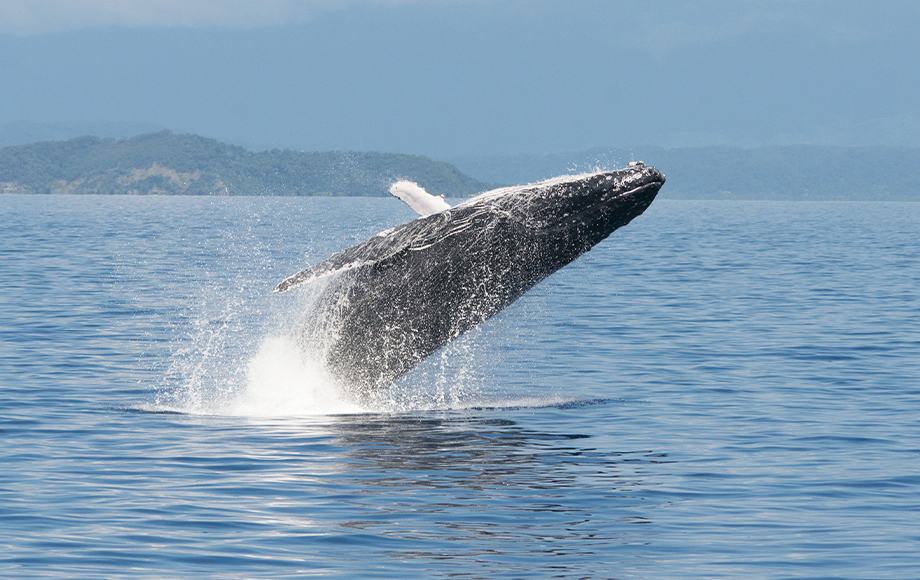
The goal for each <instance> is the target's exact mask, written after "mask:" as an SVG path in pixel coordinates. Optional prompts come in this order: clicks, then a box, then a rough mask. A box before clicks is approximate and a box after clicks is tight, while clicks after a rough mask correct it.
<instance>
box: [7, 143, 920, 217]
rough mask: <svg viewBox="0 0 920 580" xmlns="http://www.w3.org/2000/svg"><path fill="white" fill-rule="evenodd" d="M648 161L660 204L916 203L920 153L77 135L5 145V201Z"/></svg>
mask: <svg viewBox="0 0 920 580" xmlns="http://www.w3.org/2000/svg"><path fill="white" fill-rule="evenodd" d="M634 160H641V161H645V162H646V163H648V164H650V165H654V166H656V167H658V168H659V169H661V170H662V171H663V172H664V173H665V175H667V177H668V183H667V184H666V186H665V187H664V189H662V191H661V198H663V199H733V200H785V201H791V200H799V201H801V200H813V201H827V200H845V201H920V148H912V147H831V146H816V145H815V146H813V145H789V146H773V147H757V148H741V147H690V148H676V149H669V148H661V147H651V146H640V147H633V148H594V149H589V150H585V151H576V152H569V153H558V154H550V155H492V156H466V157H456V158H453V159H450V160H448V161H449V162H446V161H437V160H433V159H430V158H428V157H424V156H419V155H404V154H394V153H374V152H343V151H291V150H288V149H284V150H280V149H273V150H270V151H262V152H252V151H249V150H247V149H244V148H243V147H240V146H237V145H229V144H225V143H221V142H219V141H217V140H215V139H210V138H206V137H201V136H198V135H183V134H174V133H171V132H169V131H159V132H155V133H147V134H143V135H138V136H136V137H132V138H130V139H112V138H99V137H89V136H87V137H76V138H73V139H68V140H66V141H42V142H36V143H29V144H24V145H14V146H8V147H3V148H0V193H5V194H130V195H145V194H161V195H295V196H298V195H299V196H382V195H387V191H388V189H389V186H390V184H391V183H392V182H393V181H395V180H397V179H408V180H410V181H415V182H416V183H418V184H419V185H421V186H422V187H424V188H425V189H426V190H428V191H429V192H430V193H433V194H435V195H445V196H447V197H469V196H472V195H475V194H476V193H479V192H482V191H485V190H488V189H491V188H493V187H497V186H498V185H496V184H518V183H532V182H536V181H540V180H542V179H546V178H549V177H553V176H556V175H561V174H566V173H577V172H584V171H594V170H597V169H613V168H617V167H622V166H625V165H626V164H627V163H629V162H630V161H634Z"/></svg>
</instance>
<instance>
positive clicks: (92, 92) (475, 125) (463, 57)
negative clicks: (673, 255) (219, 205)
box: [0, 0, 920, 158]
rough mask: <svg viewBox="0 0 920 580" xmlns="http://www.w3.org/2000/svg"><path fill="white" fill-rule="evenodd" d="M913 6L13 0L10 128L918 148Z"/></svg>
mask: <svg viewBox="0 0 920 580" xmlns="http://www.w3.org/2000/svg"><path fill="white" fill-rule="evenodd" d="M918 29H920V2H913V1H900V2H848V1H818V0H797V1H793V0H788V1H772V2H771V1H764V2H740V1H737V0H733V1H725V0H711V1H708V2H680V1H658V2H645V3H639V2H618V1H614V0H526V1H524V0H478V1H477V0H466V1H462V0H457V1H449V0H442V1H423V0H415V1H412V0H402V1H400V0H389V1H388V0H351V1H344V0H316V1H309V0H267V1H263V2H258V3H257V2H249V1H243V0H236V1H233V0H222V1H217V0H198V1H194V0H182V1H180V0H159V1H156V2H154V1H152V0H148V1H146V2H142V1H139V0H135V1H131V0H123V1H121V2H118V1H115V0H66V1H65V0H0V124H4V123H9V122H13V121H20V120H27V121H34V122H70V123H73V122H87V121H91V122H131V123H147V124H150V125H152V126H162V127H164V128H169V129H171V130H173V131H176V132H192V133H198V134H201V135H206V136H209V137H215V138H218V139H221V140H224V141H230V142H235V143H240V144H243V145H246V146H249V147H251V148H256V149H259V148H268V147H290V148H293V149H309V150H325V149H343V150H377V151H391V152H401V153H415V154H424V155H429V156H432V157H435V158H448V157H451V156H457V155H477V154H514V153H550V152H558V151H570V150H580V149H587V148H589V147H594V146H630V145H641V144H653V145H664V146H678V145H697V144H736V145H761V144H774V143H825V144H842V145H852V144H866V145H880V144H888V145H912V146H920V74H918V71H920V34H918V32H917V31H918Z"/></svg>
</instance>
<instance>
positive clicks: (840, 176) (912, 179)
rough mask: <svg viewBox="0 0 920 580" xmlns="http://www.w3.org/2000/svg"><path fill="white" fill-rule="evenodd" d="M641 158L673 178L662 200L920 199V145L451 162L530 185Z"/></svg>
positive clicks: (638, 151) (622, 151)
mask: <svg viewBox="0 0 920 580" xmlns="http://www.w3.org/2000/svg"><path fill="white" fill-rule="evenodd" d="M636 160H639V161H644V162H645V163H647V164H649V165H654V166H656V167H657V168H658V169H660V170H661V171H662V172H663V173H664V174H665V176H667V179H668V181H667V183H666V184H665V186H664V188H663V189H662V190H661V197H662V198H672V199H775V200H791V199H797V200H871V201H878V200H890V201H920V148H914V147H826V146H811V145H792V146H775V147H758V148H740V147H692V148H683V149H664V148H660V147H635V148H630V149H627V148H619V149H611V148H596V149H590V150H587V151H580V152H572V153H559V154H553V155H513V156H483V157H458V158H454V159H452V160H451V161H452V162H453V163H454V165H456V166H457V167H458V168H460V170H462V171H464V172H465V173H467V174H469V175H471V176H473V177H475V178H476V179H481V180H483V181H489V182H492V183H528V182H533V181H539V180H542V179H546V178H548V177H552V176H555V175H559V174H564V173H577V172H582V171H594V170H596V169H613V168H616V167H623V166H624V165H626V164H627V163H629V162H630V161H636Z"/></svg>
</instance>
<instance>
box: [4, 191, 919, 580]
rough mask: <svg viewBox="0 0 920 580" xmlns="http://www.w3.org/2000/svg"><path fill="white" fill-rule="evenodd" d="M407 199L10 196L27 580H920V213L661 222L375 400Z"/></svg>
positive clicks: (7, 556) (14, 418) (739, 214)
mask: <svg viewBox="0 0 920 580" xmlns="http://www.w3.org/2000/svg"><path fill="white" fill-rule="evenodd" d="M411 217H412V215H411V212H410V211H409V210H408V209H407V208H405V207H404V206H403V205H402V204H400V203H399V202H398V201H396V200H393V199H326V198H263V197H253V198H187V197H95V196H89V197H65V196H47V197H46V196H11V195H7V196H3V197H0V576H2V577H6V578H304V577H313V576H322V577H334V578H346V577H347V578H406V577H416V578H448V577H450V578H458V577H459V578H634V579H661V578H675V579H676V578H681V579H686V578H771V579H772V578H865V579H870V578H871V579H878V578H903V579H908V578H918V577H920V242H918V240H920V204H917V203H893V204H884V203H877V204H873V203H834V202H825V203H804V202H803V203H786V202H691V201H670V200H658V201H656V202H655V203H654V204H653V205H652V207H651V208H650V209H649V210H648V211H647V212H646V214H645V215H643V216H641V217H640V218H638V219H636V220H635V221H634V222H633V223H632V224H630V225H629V226H627V227H626V228H623V229H621V230H619V231H618V232H616V233H615V234H614V235H613V236H612V237H611V238H610V239H608V240H606V241H605V242H604V243H602V244H601V245H599V246H598V247H596V248H595V249H594V250H592V251H591V252H590V253H589V254H587V255H586V256H584V257H583V258H581V259H579V260H578V261H577V262H575V263H574V264H571V265H570V266H569V267H567V268H565V269H564V270H562V271H561V272H559V273H557V274H556V275H554V276H553V277H551V278H550V279H548V280H546V281H545V282H543V283H542V284H540V285H539V286H537V287H536V288H535V289H534V290H533V291H532V292H531V293H529V294H528V295H526V296H525V297H524V298H523V299H521V300H520V301H518V302H517V303H516V304H514V305H513V306H512V307H510V308H508V309H507V310H506V311H505V312H503V313H502V314H501V315H499V316H498V317H496V318H495V319H493V320H491V321H489V322H487V323H486V324H484V325H483V326H482V327H481V328H479V329H477V330H476V331H474V332H472V333H471V334H469V335H467V336H466V337H464V338H463V339H461V340H459V341H457V342H456V343H454V344H452V345H450V346H449V347H447V348H446V349H444V350H443V351H442V352H439V353H436V354H435V355H434V356H433V357H431V358H430V359H429V360H428V361H426V362H425V363H424V364H423V365H421V366H420V367H418V368H417V369H415V371H413V373H411V374H410V375H408V376H407V377H405V378H404V379H403V380H402V381H401V382H400V383H399V384H397V385H396V386H394V387H393V388H392V389H391V390H390V391H389V392H387V393H384V394H383V395H382V396H381V397H379V399H378V400H377V401H376V402H375V403H374V405H373V407H372V408H366V409H364V408H359V407H356V406H355V405H354V404H352V403H350V402H349V401H347V400H344V399H343V398H342V397H341V395H340V394H339V393H338V392H337V391H336V389H335V388H334V387H333V385H332V383H330V381H329V380H328V377H325V376H324V375H323V372H322V369H319V368H315V367H314V366H311V365H310V364H309V363H308V362H306V361H304V360H302V357H301V356H300V353H299V351H298V350H297V349H296V348H295V347H294V346H293V340H292V337H293V336H294V335H295V333H296V327H297V324H298V321H300V320H301V318H302V316H303V311H304V308H305V305H306V304H307V303H308V302H309V299H310V295H309V294H310V293H309V291H303V292H290V293H287V294H283V295H272V294H271V293H270V290H271V288H272V287H273V286H274V285H275V284H276V283H277V282H278V281H280V280H281V279H282V278H284V277H285V276H287V275H289V274H292V273H294V272H296V271H297V270H299V269H301V268H302V267H304V266H305V265H307V264H311V263H316V262H318V261H320V260H322V259H325V258H326V257H327V256H328V255H329V254H331V253H332V252H334V251H337V250H339V249H343V248H345V247H348V246H351V245H353V244H355V243H358V242H360V241H363V240H364V239H366V238H367V237H368V236H370V235H372V234H374V233H376V232H377V231H379V230H381V229H384V228H386V227H389V226H392V225H396V224H398V223H401V222H404V221H407V220H409V219H411Z"/></svg>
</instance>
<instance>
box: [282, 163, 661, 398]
mask: <svg viewBox="0 0 920 580" xmlns="http://www.w3.org/2000/svg"><path fill="white" fill-rule="evenodd" d="M664 181H665V178H664V175H663V174H662V173H661V172H660V171H658V170H657V169H655V168H654V167H648V166H646V165H645V164H643V163H642V162H633V163H630V164H629V165H628V166H627V167H626V168H624V169H619V170H615V171H599V172H595V173H586V174H581V175H568V176H560V177H556V178H553V179H549V180H546V181H543V182H540V183H535V184H530V185H522V186H515V187H505V188H501V189H496V190H493V191H488V192H485V193H482V194H480V195H478V196H476V197H473V198H471V199H468V200H466V201H464V202H462V203H460V204H458V205H456V206H454V207H450V206H449V205H448V204H447V203H446V202H444V200H443V199H442V198H437V197H435V196H430V195H429V194H427V193H426V192H425V191H424V190H423V189H421V188H419V187H418V186H416V185H415V184H412V183H410V182H399V183H397V184H394V186H393V187H392V188H391V193H393V195H395V196H397V197H400V199H403V200H404V201H407V203H409V204H410V206H412V207H413V209H415V210H416V211H417V213H419V214H420V216H421V217H419V218H417V219H416V220H414V221H411V222H409V223H406V224H403V225H401V226H397V227H395V228H391V229H388V230H385V231H382V232H380V233H378V234H377V235H375V236H374V237H372V238H371V239H369V240H367V241H366V242H364V243H362V244H359V245H357V246H354V247H352V248H349V249H347V250H344V251H342V252H339V253H337V254H334V255H333V256H331V257H330V258H329V259H327V260H326V261H324V262H321V263H319V264H316V265H315V266H312V267H309V268H307V269H305V270H303V271H301V272H298V273H297V274H294V275H293V276H290V277H288V278H286V279H285V280H283V281H282V282H281V283H279V284H278V285H277V286H276V287H275V288H274V291H275V292H284V291H287V290H290V289H292V288H296V287H298V286H301V285H304V284H311V283H316V281H317V280H320V279H323V278H329V280H328V281H327V282H326V283H325V284H324V285H323V286H322V289H320V290H318V292H319V295H318V297H317V298H316V300H315V301H314V302H313V306H312V309H311V311H310V312H309V313H308V315H307V324H306V326H305V328H304V329H303V331H302V334H301V341H302V342H303V343H304V344H303V346H304V347H305V348H308V349H311V351H312V352H320V353H321V355H320V356H321V358H322V359H323V362H324V364H325V365H326V367H327V368H328V369H329V370H330V371H331V372H332V373H333V375H334V376H336V377H337V378H338V379H339V380H340V381H342V383H343V384H344V385H345V386H346V388H347V389H348V390H349V391H350V393H351V394H352V395H353V396H354V397H355V398H356V399H358V400H365V401H366V400H367V398H368V397H370V396H371V395H372V394H373V393H374V392H376V391H378V390H381V389H383V388H386V387H387V386H389V385H390V384H391V383H392V382H393V381H395V380H396V379H398V378H399V377H401V376H402V375H404V374H405V373H407V372H408V371H409V370H410V369H412V367H414V366H415V365H416V364H418V363H419V362H421V361H422V360H423V359H425V358H426V357H427V356H429V355H430V354H432V353H433V352H435V351H436V350H438V349H439V348H440V347H442V346H444V345H445V344H447V343H448V342H449V341H451V340H453V339H455V338H457V337H458V336H460V335H461V334H463V333H465V332H467V331H468V330H470V329H472V328H473V327H475V326H476V325H478V324H480V323H481V322H483V321H485V320H486V319H488V318H489V317H491V316H493V315H495V314H497V313H498V312H500V311H501V310H502V309H503V308H505V307H506V306H508V305H509V304H511V303H512V302H514V301H515V300H516V299H518V298H519V297H520V296H521V295H523V294H524V293H525V292H526V291H527V290H529V289H530V288H532V287H533V286H534V285H536V284H537V283H538V282H540V281H541V280H543V279H544V278H546V277H547V276H549V275H550V274H552V273H553V272H555V271H556V270H558V269H560V268H562V267H563V266H565V265H566V264H568V263H570V262H571V261H573V260H575V259H576V258H577V257H579V256H580V255H582V254H584V253H585V252H587V251H588V250H590V249H591V248H592V247H593V246H594V245H595V244H597V243H598V242H600V241H602V240H603V239H605V238H606V237H607V236H609V235H610V234H611V233H613V231H614V230H616V229H617V228H620V227H622V226H625V225H626V224H628V223H629V222H630V221H631V220H632V219H633V218H635V217H637V216H639V215H640V214H641V213H642V212H643V211H645V209H646V208H647V207H648V206H649V205H650V204H651V203H652V201H653V200H654V199H655V196H656V195H657V194H658V190H659V189H660V188H661V186H662V185H663V184H664ZM426 196H427V197H426ZM428 198H431V199H428Z"/></svg>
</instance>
